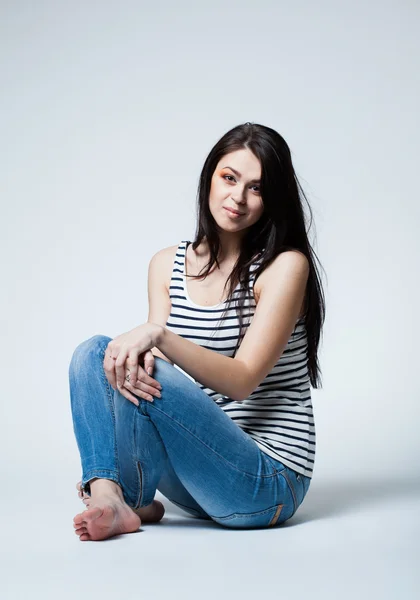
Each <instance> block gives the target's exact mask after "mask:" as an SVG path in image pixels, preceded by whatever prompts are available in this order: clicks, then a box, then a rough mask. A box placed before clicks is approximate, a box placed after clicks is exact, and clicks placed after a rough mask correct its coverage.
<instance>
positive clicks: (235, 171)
mask: <svg viewBox="0 0 420 600" xmlns="http://www.w3.org/2000/svg"><path fill="white" fill-rule="evenodd" d="M222 169H230V170H231V171H233V172H234V173H235V175H237V176H238V177H242V175H241V174H240V173H239V171H237V170H236V169H233V168H232V167H229V166H226V167H222ZM250 183H261V179H251V181H250Z"/></svg>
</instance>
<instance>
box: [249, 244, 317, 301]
mask: <svg viewBox="0 0 420 600" xmlns="http://www.w3.org/2000/svg"><path fill="white" fill-rule="evenodd" d="M308 276H309V261H308V259H307V257H306V256H305V255H304V254H303V252H301V251H300V250H287V251H286V252H282V253H281V254H279V255H277V256H276V258H275V259H274V260H273V261H272V262H271V263H270V264H269V265H268V267H267V268H266V269H264V271H263V272H262V273H261V275H260V276H259V277H258V279H257V280H256V282H255V286H254V290H255V293H256V295H257V297H258V298H259V296H260V295H261V292H262V291H263V290H264V289H266V288H270V287H272V286H273V285H275V282H276V281H279V278H280V277H281V278H286V279H287V278H293V279H294V278H299V279H302V280H305V282H306V280H307V279H308Z"/></svg>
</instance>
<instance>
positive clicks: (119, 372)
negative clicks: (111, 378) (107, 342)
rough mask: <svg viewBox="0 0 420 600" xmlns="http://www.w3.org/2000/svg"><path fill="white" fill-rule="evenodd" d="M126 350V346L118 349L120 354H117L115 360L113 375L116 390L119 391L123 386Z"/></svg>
mask: <svg viewBox="0 0 420 600" xmlns="http://www.w3.org/2000/svg"><path fill="white" fill-rule="evenodd" d="M127 355H128V348H127V346H123V347H122V348H120V353H119V354H118V357H117V360H116V361H115V375H116V378H117V389H118V390H119V391H121V388H122V387H123V385H124V378H125V361H126V360H127Z"/></svg>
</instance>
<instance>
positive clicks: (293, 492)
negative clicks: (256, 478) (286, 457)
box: [281, 469, 298, 518]
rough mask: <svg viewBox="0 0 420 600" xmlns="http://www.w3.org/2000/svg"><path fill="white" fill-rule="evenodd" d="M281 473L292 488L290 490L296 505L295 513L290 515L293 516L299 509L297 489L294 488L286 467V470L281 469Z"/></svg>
mask: <svg viewBox="0 0 420 600" xmlns="http://www.w3.org/2000/svg"><path fill="white" fill-rule="evenodd" d="M281 475H283V477H284V478H285V480H286V482H287V485H288V486H289V489H290V491H291V494H292V497H293V506H294V510H293V513H292V515H290V516H293V515H294V514H295V512H296V511H297V509H298V503H297V499H296V494H295V490H294V488H293V485H292V484H291V482H290V479H289V476H288V475H287V473H286V469H285V470H284V471H281ZM289 518H290V517H289Z"/></svg>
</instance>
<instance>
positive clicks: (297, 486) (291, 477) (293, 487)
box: [282, 467, 311, 518]
mask: <svg viewBox="0 0 420 600" xmlns="http://www.w3.org/2000/svg"><path fill="white" fill-rule="evenodd" d="M282 475H283V476H284V478H285V479H286V481H287V483H288V485H289V488H290V491H291V492H292V496H293V503H294V511H293V513H292V515H290V516H293V515H294V514H295V512H296V511H297V509H298V508H299V506H300V505H301V504H302V502H303V500H304V498H305V496H306V493H307V491H308V489H309V485H310V483H311V479H310V477H306V476H305V475H302V474H300V473H298V472H297V471H295V470H294V469H291V468H289V467H287V468H286V469H285V470H284V471H282ZM289 518H290V517H289Z"/></svg>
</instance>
